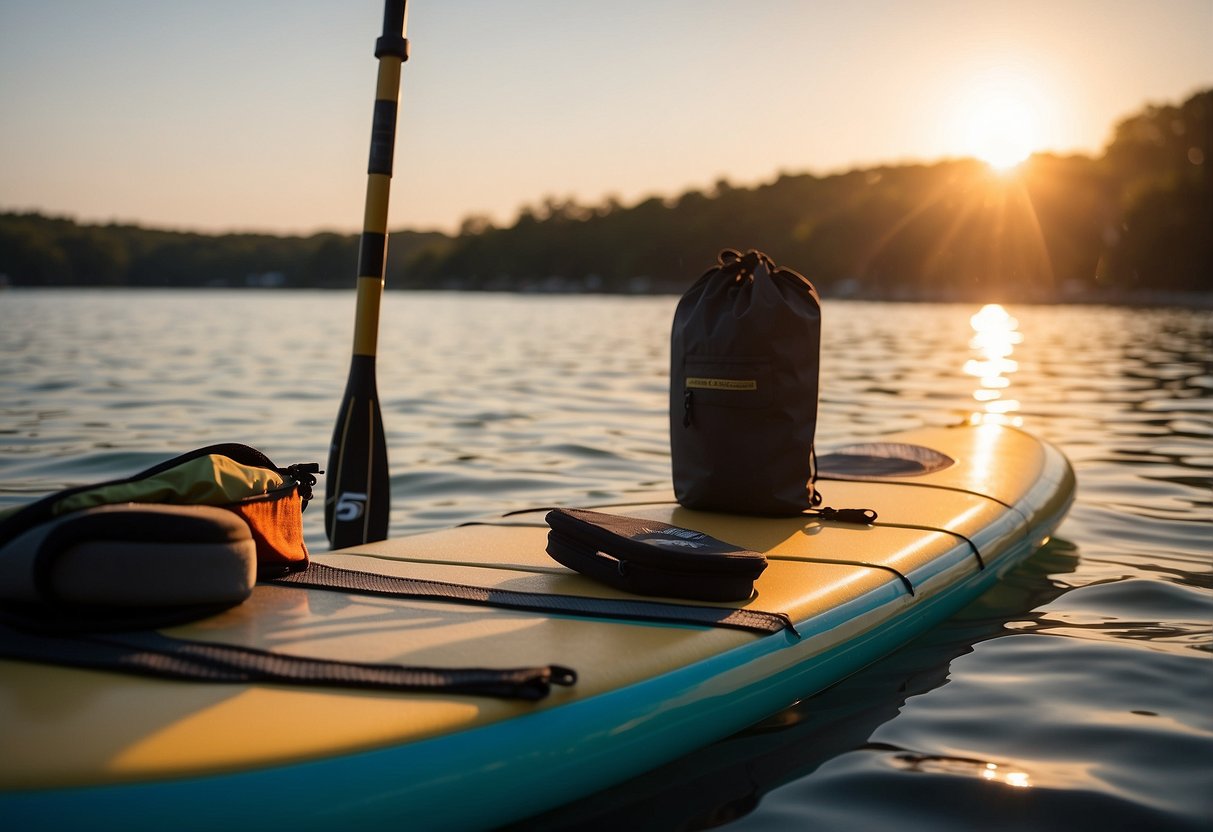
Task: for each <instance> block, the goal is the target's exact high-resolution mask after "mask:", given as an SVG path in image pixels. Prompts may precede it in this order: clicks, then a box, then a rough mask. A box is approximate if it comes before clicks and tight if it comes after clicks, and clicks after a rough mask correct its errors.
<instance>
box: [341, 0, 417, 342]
mask: <svg viewBox="0 0 1213 832" xmlns="http://www.w3.org/2000/svg"><path fill="white" fill-rule="evenodd" d="M406 17H407V12H406V7H405V2H404V0H387V2H386V3H385V4H384V13H383V36H382V37H380V38H379V39H378V40H377V41H376V42H375V57H377V58H378V59H379V74H378V78H377V81H376V85H375V108H374V113H373V118H372V121H371V150H370V160H369V162H368V164H367V183H366V207H365V210H364V212H363V217H362V237H361V238H360V240H359V243H358V292H357V307H356V310H355V317H354V355H365V356H374V355H375V354H376V352H377V349H378V342H379V307H380V300H381V297H382V295H383V283H384V275H385V273H386V268H387V216H388V201H389V197H390V196H391V180H392V162H393V156H394V151H395V147H396V114H397V109H398V107H399V101H400V66H401V64H402V63H403V62H404V61H405V60H407V59H408V41H407V40H406V39H405V38H404V27H405V20H406Z"/></svg>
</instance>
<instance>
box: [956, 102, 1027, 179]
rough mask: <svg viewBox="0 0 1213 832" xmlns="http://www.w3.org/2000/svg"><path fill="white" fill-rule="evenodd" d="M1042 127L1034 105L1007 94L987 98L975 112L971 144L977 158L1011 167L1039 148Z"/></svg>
mask: <svg viewBox="0 0 1213 832" xmlns="http://www.w3.org/2000/svg"><path fill="white" fill-rule="evenodd" d="M1038 141H1039V139H1038V130H1037V127H1036V120H1035V118H1034V116H1033V113H1032V111H1031V109H1030V108H1029V107H1028V106H1027V105H1026V104H1025V103H1024V102H1023V101H1020V100H1017V99H1015V98H1010V97H1004V96H994V97H991V98H989V99H986V100H985V101H984V102H982V104H981V105H980V106H978V107H977V108H976V110H975V112H974V113H973V121H972V122H971V125H970V135H969V144H970V147H971V148H972V152H973V154H974V155H975V156H977V158H979V159H981V160H982V161H983V162H985V163H986V164H988V165H989V166H990V167H992V168H994V169H995V170H1000V171H1005V170H1009V169H1011V168H1013V167H1015V166H1016V165H1018V164H1019V163H1020V162H1022V161H1024V160H1025V159H1027V158H1028V156H1030V155H1031V154H1032V151H1033V150H1036V149H1037V142H1038Z"/></svg>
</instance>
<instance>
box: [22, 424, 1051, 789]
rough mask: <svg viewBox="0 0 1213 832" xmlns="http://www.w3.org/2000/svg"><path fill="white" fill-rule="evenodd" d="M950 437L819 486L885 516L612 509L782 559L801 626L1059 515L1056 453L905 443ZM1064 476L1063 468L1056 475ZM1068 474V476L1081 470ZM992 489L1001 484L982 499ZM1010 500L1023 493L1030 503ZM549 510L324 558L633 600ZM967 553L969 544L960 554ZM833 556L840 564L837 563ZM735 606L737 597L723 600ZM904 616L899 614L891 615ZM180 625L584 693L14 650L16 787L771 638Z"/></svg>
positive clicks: (576, 625)
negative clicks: (553, 533) (565, 549)
mask: <svg viewBox="0 0 1213 832" xmlns="http://www.w3.org/2000/svg"><path fill="white" fill-rule="evenodd" d="M891 440H892V441H899V442H913V443H918V444H922V445H927V446H929V447H932V448H936V449H938V450H940V451H942V452H944V453H946V454H948V455H949V456H951V457H952V458H954V459H955V460H956V465H954V466H952V467H951V468H948V469H946V470H943V471H939V472H937V473H934V474H929V475H925V476H921V477H911V478H897V479H890V480H888V481H885V482H877V483H867V482H841V481H828V480H827V481H823V482H822V483H821V489H822V491H823V492H824V494H825V499H826V503H827V504H829V505H832V506H835V507H837V508H843V507H848V508H860V507H862V508H872V509H874V510H876V511H877V512H879V515H880V519H879V521H878V524H877V525H875V526H873V527H860V526H854V525H846V524H838V523H823V522H820V521H815V520H808V521H806V520H805V519H804V518H786V519H758V518H746V517H737V516H731V515H720V514H706V513H700V512H691V511H687V510H685V509H682V508H680V507H679V506H677V505H676V504H674V503H653V504H645V505H626V506H617V507H613V508H607V509H603V508H599V510H608V511H612V512H614V513H618V514H626V515H631V516H636V517H644V518H651V519H659V520H664V521H667V522H671V523H674V524H677V525H682V526H686V527H690V528H695V529H699V530H702V531H705V532H707V533H708V534H711V535H713V536H715V537H718V538H721V539H723V540H727V541H730V542H732V543H735V544H738V545H741V546H745V547H748V548H752V549H755V550H758V551H762V552H765V553H767V554H768V559H769V561H770V565H769V566H768V568H767V570H766V571H765V572H764V573H763V575H762V576H761V578H760V579H759V581H758V582H757V586H756V589H757V595H756V597H755V598H753V599H751V600H750V601H748V602H745V603H744V604H738V605H737V606H747V607H751V608H755V609H762V610H769V611H775V612H783V613H786V614H788V615H789V616H790V617H791V618H792V619H793V620H794V621H796V622H804V621H809V620H811V619H813V618H814V617H815V616H818V615H821V614H823V613H825V612H828V611H829V610H832V609H834V608H835V607H836V606H838V605H839V604H842V603H845V602H847V601H849V600H852V599H855V598H858V597H859V596H862V595H864V594H866V593H871V592H874V591H878V590H881V589H882V588H884V589H886V590H887V591H888V592H889V593H890V595H893V594H896V593H901V595H904V596H905V597H904V599H902V600H900V601H899V603H901V604H903V605H910V604H913V603H915V599H912V598H910V597H909V596H908V594H906V593H905V592H904V590H903V589H902V588H901V586H900V581H899V579H898V577H897V576H896V575H895V574H893V573H892V572H890V571H887V570H884V569H879V568H872V567H867V566H859V565H854V564H852V563H842V562H841V561H858V562H864V563H871V564H879V565H884V566H889V567H892V568H894V569H896V570H898V571H899V572H901V573H903V574H913V573H914V572H915V570H925V571H924V572H923V574H926V573H927V572H929V571H930V569H931V566H932V563H933V561H934V559H935V558H938V557H941V556H942V557H948V558H950V559H951V560H952V561H956V562H957V563H958V564H959V565H957V566H954V567H952V568H951V569H950V571H947V572H946V573H941V574H939V575H938V576H937V577H936V578H933V579H932V580H934V581H939V582H945V583H946V582H949V581H954V580H958V579H959V578H960V577H963V574H967V573H968V572H970V571H972V570H976V569H977V568H978V565H977V560H976V557H968V556H967V552H968V544H967V543H965V542H964V540H963V539H961V538H959V537H957V536H956V535H953V534H949V533H946V532H941V531H930V530H923V529H922V528H908V527H924V528H927V529H930V528H934V529H951V530H954V531H955V532H957V533H959V534H960V535H964V536H965V537H968V538H970V539H971V540H973V541H974V542H976V543H977V544H978V546H979V547H980V548H981V550H982V553H983V555H984V556H986V557H987V558H997V556H998V553H999V552H1000V551H1002V550H1003V549H1005V548H1006V546H1008V545H1010V544H1011V543H1012V542H1014V541H1022V539H1023V538H1024V536H1025V535H1027V534H1029V528H1030V524H1029V523H1028V518H1027V517H1025V514H1027V515H1028V516H1029V517H1030V516H1031V515H1032V514H1034V513H1035V512H1037V511H1040V512H1045V511H1050V510H1056V506H1055V505H1052V506H1051V505H1048V504H1047V503H1048V501H1049V500H1050V499H1056V498H1054V497H1048V496H1041V495H1047V494H1049V493H1052V492H1051V491H1049V490H1047V489H1043V488H1042V486H1041V482H1042V480H1047V479H1048V477H1049V476H1053V475H1052V474H1051V473H1050V474H1048V475H1047V476H1042V473H1044V472H1046V468H1047V465H1046V462H1047V460H1046V449H1045V447H1044V446H1042V445H1041V444H1040V443H1038V442H1037V441H1036V440H1034V439H1032V438H1030V437H1028V436H1026V435H1025V434H1022V433H1019V432H1017V431H1012V430H1007V429H1001V428H963V429H927V430H923V431H916V432H912V433H908V434H902V435H898V436H897V437H891ZM1049 470H1050V471H1051V469H1049ZM1067 470H1068V469H1067ZM982 494H987V495H990V496H981V495H982ZM1008 506H1016V508H1015V509H1012V508H1008ZM546 536H547V528H546V526H545V525H544V523H543V512H536V513H529V514H521V515H512V516H509V517H504V518H499V519H491V520H489V521H486V523H485V524H483V525H469V526H464V527H459V528H455V529H449V530H444V531H439V532H432V533H427V534H420V535H415V536H410V537H406V538H399V539H395V540H389V541H383V542H381V543H375V544H368V545H364V546H358V547H354V548H353V549H348V550H345V551H343V552H340V553H332V554H322V555H319V556H318V557H317V560H319V561H321V562H323V563H327V564H331V565H334V566H339V567H348V568H356V569H362V570H370V571H378V572H382V573H384V574H391V575H401V576H406V577H414V578H424V579H434V580H441V581H448V582H458V583H468V584H474V585H478V586H485V587H496V588H501V589H513V590H523V591H530V592H548V593H558V594H571V595H590V596H601V597H634V596H623V595H622V594H621V593H618V592H615V591H614V590H611V589H609V588H607V587H604V586H602V585H599V584H596V583H594V582H592V581H590V580H588V579H586V578H583V577H582V576H580V575H578V574H576V573H574V572H571V571H570V570H568V569H565V568H564V567H562V566H560V565H559V564H557V563H556V562H555V561H553V560H552V559H551V558H550V557H549V556H548V555H547V554H546V553H545V551H544V548H545V543H546ZM958 552H960V553H962V554H965V557H960V558H958V554H957V553H958ZM831 561H833V562H831ZM722 606H723V605H722ZM890 614H892V612H890ZM166 632H169V633H171V634H173V635H179V636H182V637H189V638H198V639H206V640H213V641H224V642H231V643H237V644H247V645H252V646H257V647H264V648H270V649H274V650H279V651H283V652H289V653H297V654H300V655H308V656H318V657H324V658H338V659H352V660H360V661H374V662H398V663H401V664H408V665H432V666H439V667H465V666H469V667H475V666H480V667H522V666H531V665H546V664H562V665H567V666H569V667H573V668H575V669H576V670H577V672H578V676H579V679H578V682H577V684H576V685H575V686H574V687H572V688H553V690H552V693H551V695H550V696H549V697H548V698H547V699H546V700H543V701H541V702H538V703H532V702H514V701H505V700H496V699H489V698H484V697H472V696H444V695H437V694H410V695H401V694H394V693H380V692H365V691H339V690H332V689H305V688H287V687H281V686H271V685H228V684H195V683H186V682H178V681H168V680H156V679H147V678H140V677H136V676H124V675H119V674H114V673H108V672H90V671H77V670H71V669H65V668H57V667H50V666H42V665H36V664H30V663H24V662H0V738H2V739H0V742H2V744H3V747H4V750H5V753H4V754H3V755H0V789H14V788H39V787H55V786H69V785H89V784H106V783H120V782H132V781H141V780H148V779H158V778H165V777H176V776H185V775H197V774H204V773H213V772H222V771H238V770H247V769H250V768H255V767H259V766H266V765H273V764H284V763H289V762H295V761H301V760H308V759H319V758H324V757H330V756H334V755H341V754H347V753H352V752H356V751H359V750H365V749H372V748H379V747H385V746H394V745H399V744H403V743H407V742H410V741H413V740H417V739H421V738H425V737H433V736H437V735H440V734H443V733H446V732H450V731H455V730H460V729H466V728H468V727H472V726H475V725H481V724H486V723H488V722H491V721H495V720H500V719H504V718H508V717H511V716H514V715H519V714H527V713H532V712H534V711H537V710H539V709H546V708H558V707H560V706H561V705H562V704H564V703H567V702H570V701H573V700H577V699H583V698H587V697H592V696H595V695H597V694H601V693H604V692H607V691H611V690H614V689H617V688H620V687H623V686H627V685H630V684H634V683H636V682H640V681H643V680H646V679H649V678H652V677H654V676H657V675H660V674H662V673H665V672H667V671H669V670H670V669H673V668H678V667H683V666H686V665H689V664H693V663H695V662H698V661H701V660H704V659H707V658H710V657H713V656H717V655H719V654H721V653H723V652H725V651H728V650H730V649H732V648H735V647H737V646H739V645H744V644H746V643H748V642H751V641H753V640H754V639H758V638H784V637H785V636H783V635H782V634H780V635H772V636H758V635H754V634H751V633H746V632H739V631H735V630H725V629H706V628H697V627H689V626H688V627H682V626H657V625H646V624H632V623H626V622H617V621H602V620H590V619H576V618H571V617H560V616H547V615H542V614H537V613H530V612H516V611H510V610H503V609H488V608H482V607H475V606H467V605H458V604H450V603H436V602H421V601H416V602H409V601H401V600H396V599H388V598H373V597H367V596H356V595H347V594H344V593H338V592H328V591H308V590H302V589H298V588H294V587H277V586H259V587H258V588H257V589H256V590H255V592H254V594H253V597H252V598H251V599H250V600H249V601H247V602H245V603H244V604H242V605H241V606H239V607H237V608H235V609H232V610H230V611H228V612H226V613H223V614H222V615H219V616H215V617H213V618H210V619H207V620H204V621H201V622H197V623H195V624H192V625H189V626H185V627H179V628H175V629H173V630H168V631H166Z"/></svg>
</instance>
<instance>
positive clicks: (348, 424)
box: [324, 355, 391, 549]
mask: <svg viewBox="0 0 1213 832" xmlns="http://www.w3.org/2000/svg"><path fill="white" fill-rule="evenodd" d="M326 471H327V473H326V475H325V488H324V531H325V534H327V535H328V539H329V544H330V545H331V546H332V547H333V548H334V549H343V548H345V547H347V546H356V545H358V544H359V543H368V542H370V541H373V540H383V539H384V538H385V537H387V525H388V508H389V505H390V503H391V499H390V494H389V491H390V485H389V479H388V467H387V442H386V441H385V440H384V436H383V419H382V418H381V416H380V412H379V394H378V392H377V391H376V389H375V357H374V356H371V355H355V356H354V360H353V362H352V363H351V365H350V377H349V382H348V383H347V384H346V388H345V396H344V397H343V398H342V400H341V410H340V412H339V413H338V414H337V425H336V427H335V428H334V429H333V444H332V446H331V447H330V448H329V464H328V468H327V469H326Z"/></svg>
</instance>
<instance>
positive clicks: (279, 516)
mask: <svg viewBox="0 0 1213 832" xmlns="http://www.w3.org/2000/svg"><path fill="white" fill-rule="evenodd" d="M225 508H227V509H229V510H230V511H233V512H235V513H236V514H238V515H240V517H242V518H243V519H244V521H245V522H246V523H248V525H249V529H250V530H251V531H252V533H253V540H254V542H256V544H257V571H258V572H260V573H267V572H268V573H275V574H281V573H282V572H283V571H289V572H294V571H296V570H298V569H302V568H304V567H305V566H307V563H308V551H307V544H306V543H304V541H303V503H302V499H301V498H300V496H299V488H298V487H297V486H296V487H295V488H292V489H290V490H289V491H284V492H278V493H274V492H271V493H269V494H267V495H266V496H265V497H258V498H255V499H251V500H244V501H242V502H239V503H230V504H228V505H227V506H225Z"/></svg>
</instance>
